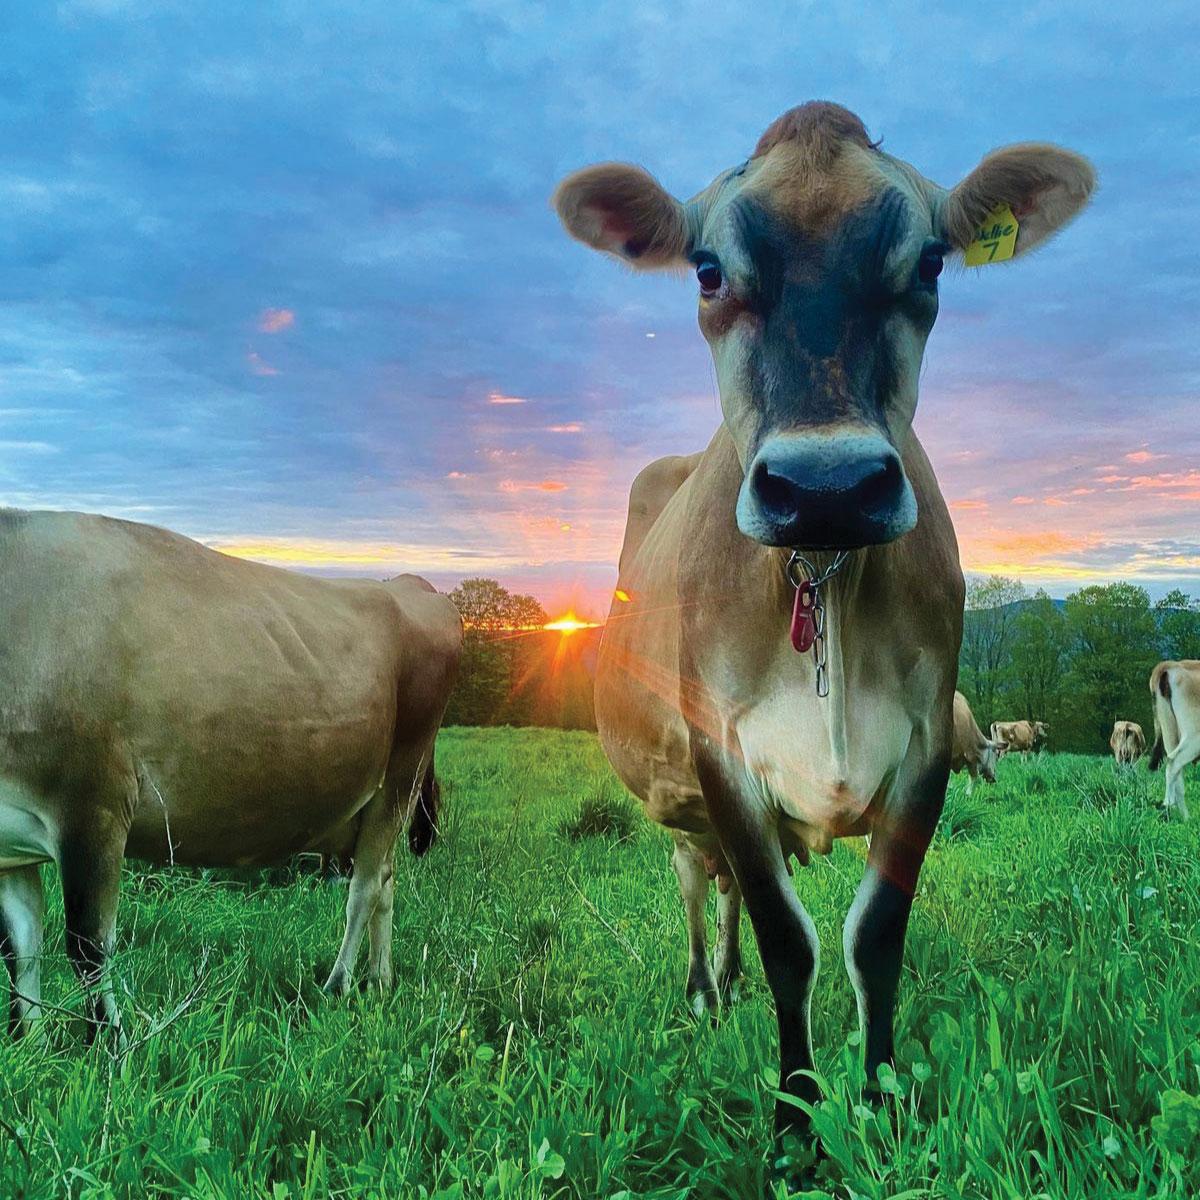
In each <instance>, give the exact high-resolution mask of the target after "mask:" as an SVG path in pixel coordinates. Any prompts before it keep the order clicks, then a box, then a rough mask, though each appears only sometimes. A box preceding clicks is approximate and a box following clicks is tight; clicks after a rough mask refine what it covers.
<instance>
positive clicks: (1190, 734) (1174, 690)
mask: <svg viewBox="0 0 1200 1200" xmlns="http://www.w3.org/2000/svg"><path fill="white" fill-rule="evenodd" d="M1150 694H1151V695H1152V696H1153V697H1154V749H1153V750H1152V751H1151V753H1150V762H1149V764H1148V765H1149V767H1150V770H1152V771H1157V770H1158V765H1159V763H1161V762H1162V760H1163V758H1164V756H1165V757H1166V760H1167V792H1166V796H1165V797H1164V799H1163V807H1164V808H1165V809H1166V811H1167V814H1168V815H1170V814H1172V813H1178V814H1179V818H1180V820H1183V821H1186V820H1187V819H1188V806H1187V801H1186V800H1185V799H1184V786H1183V768H1184V767H1186V766H1189V765H1190V764H1191V763H1194V762H1200V659H1194V658H1186V659H1183V660H1182V661H1180V662H1160V663H1159V664H1158V666H1157V667H1155V668H1154V670H1153V671H1151V672H1150Z"/></svg>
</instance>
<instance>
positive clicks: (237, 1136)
mask: <svg viewBox="0 0 1200 1200" xmlns="http://www.w3.org/2000/svg"><path fill="white" fill-rule="evenodd" d="M439 755H440V766H441V774H442V778H443V780H444V783H445V787H446V793H447V804H446V822H447V828H446V831H445V836H444V838H443V840H442V841H441V842H439V843H438V845H437V846H436V847H435V849H434V850H433V851H432V852H431V854H430V855H429V857H428V858H427V859H425V860H422V861H417V860H414V859H412V858H411V857H409V856H408V855H407V854H404V855H403V856H402V857H400V858H399V859H398V875H397V900H396V930H395V948H396V963H397V977H398V987H397V990H396V992H395V993H394V995H392V996H391V997H389V998H385V999H380V998H378V997H375V996H371V995H366V994H364V995H360V996H356V997H354V998H352V999H350V1000H349V1001H344V1002H335V1001H330V1000H328V999H326V998H325V997H323V996H322V995H321V994H320V992H319V987H318V985H319V982H320V980H321V978H322V975H323V972H324V971H325V970H327V969H328V967H329V965H330V962H331V960H332V958H333V956H334V953H335V951H336V946H337V942H338V939H339V937H340V934H341V920H342V906H343V904H344V901H345V888H344V885H339V884H337V883H327V882H321V881H320V880H319V879H318V878H316V877H315V876H314V875H312V874H308V873H302V872H298V871H291V870H289V871H279V872H273V873H272V875H271V877H270V878H269V879H265V880H264V879H263V878H262V877H260V876H257V875H252V874H246V873H228V874H224V873H223V874H210V875H208V876H205V875H203V874H201V873H198V872H183V871H174V872H171V871H159V870H149V869H146V868H142V867H137V866H131V867H130V868H129V870H128V871H127V874H126V878H125V880H124V887H123V896H122V908H121V917H120V931H121V932H120V953H119V959H118V961H119V971H120V978H121V980H122V991H123V993H124V995H123V1001H122V1003H123V1007H124V1011H125V1014H126V1017H127V1024H128V1026H129V1033H130V1036H131V1039H132V1040H133V1041H134V1042H135V1043H137V1042H138V1041H139V1040H140V1039H143V1038H145V1039H147V1040H145V1041H144V1042H143V1043H142V1044H141V1045H140V1046H138V1048H137V1049H135V1050H134V1051H133V1052H131V1053H130V1054H129V1055H127V1056H126V1057H125V1058H123V1059H122V1060H120V1061H116V1060H114V1059H113V1058H112V1057H111V1056H110V1055H109V1054H108V1053H107V1052H106V1051H105V1049H104V1048H103V1047H102V1046H96V1047H92V1048H85V1047H83V1046H82V1045H81V1043H80V1039H79V1025H78V1022H77V1021H74V1020H72V1019H71V1018H70V1017H69V1016H67V1015H63V1014H61V1013H59V1012H57V1011H56V1012H54V1013H52V1015H51V1016H50V1017H49V1018H48V1019H47V1021H46V1028H45V1031H44V1036H43V1037H42V1038H41V1039H40V1040H26V1041H24V1042H21V1043H16V1044H12V1043H7V1042H3V1041H0V1121H2V1122H3V1124H0V1196H4V1197H14V1198H16V1197H23V1198H24V1197H27V1198H35V1197H36V1198H39V1200H40V1198H42V1197H62V1196H69V1197H74V1198H79V1200H83V1198H92V1197H96V1198H99V1197H138V1198H141V1197H165V1196H171V1197H197V1198H201V1200H208V1198H216V1197H222V1198H223V1197H238V1198H241V1197H268V1198H270V1200H291V1198H301V1197H303V1198H315V1197H325V1196H341V1197H356V1198H357V1197H366V1198H378V1200H382V1198H384V1197H388V1198H396V1197H401V1198H405V1200H407V1198H409V1197H412V1198H414V1200H434V1198H436V1200H453V1198H464V1200H465V1198H473V1197H481V1198H496V1200H517V1198H521V1200H524V1198H533V1197H552V1196H561V1197H580V1198H584V1197H586V1198H588V1200H593V1198H601V1200H618V1198H620V1200H632V1198H633V1197H653V1198H655V1200H684V1198H685V1197H686V1198H695V1200H719V1198H731V1200H732V1198H738V1200H743V1198H749V1197H754V1198H755V1200H757V1198H758V1197H761V1196H762V1195H763V1190H764V1187H765V1184H764V1182H763V1162H764V1159H765V1156H766V1153H767V1130H768V1127H769V1120H770V1110H771V1105H772V1099H773V1097H772V1092H771V1087H772V1083H773V1079H772V1077H773V1075H774V1072H775V1069H776V1068H775V1064H776V1058H775V1035H774V1022H773V1017H772V1009H771V1003H770V997H769V994H768V993H767V991H766V988H765V986H764V984H763V981H762V973H761V968H760V966H759V964H758V958H757V954H756V953H755V951H754V949H753V943H752V939H751V937H750V934H749V930H748V929H747V930H746V932H745V936H744V942H745V947H746V951H747V954H746V958H747V971H748V981H747V984H746V986H745V988H744V989H743V998H742V999H741V1000H740V1002H739V1003H738V1004H737V1005H736V1006H734V1007H733V1008H732V1009H731V1010H730V1011H729V1012H728V1014H727V1015H726V1016H725V1017H724V1018H723V1019H722V1021H721V1022H720V1024H719V1025H717V1026H713V1025H710V1024H708V1023H697V1022H696V1021H695V1020H694V1019H693V1018H692V1017H691V1016H690V1014H689V1012H688V1009H687V1007H686V1005H685V1003H684V999H683V984H684V972H685V954H684V938H683V918H682V912H681V906H680V903H679V900H678V896H677V893H676V887H675V881H674V877H673V875H672V873H671V871H670V867H669V864H668V849H669V839H668V838H667V837H666V835H665V834H664V833H663V832H662V831H660V830H657V829H655V828H653V827H651V826H650V825H649V824H647V823H646V822H645V821H643V820H641V819H640V818H639V820H638V822H636V823H634V824H633V825H632V826H631V827H626V825H625V824H624V818H623V817H621V816H617V817H613V816H612V813H614V812H615V813H624V812H625V811H626V810H625V808H623V807H622V806H623V805H625V804H626V803H627V802H626V801H625V800H624V798H623V796H622V794H621V792H620V790H619V789H618V788H617V786H616V784H615V783H614V782H613V781H612V779H611V776H610V774H609V772H608V769H607V767H606V766H605V764H604V760H603V757H602V755H601V753H600V750H599V747H598V745H597V743H596V740H595V738H594V737H592V736H590V735H587V734H580V733H560V732H553V731H544V730H524V731H513V730H492V731H477V730H450V731H448V732H447V733H446V734H445V735H444V737H443V739H442V742H441V744H440V747H439ZM1192 786H1193V787H1195V783H1194V782H1193V783H1192ZM1161 787H1162V780H1161V776H1147V775H1146V773H1145V770H1144V768H1142V767H1138V768H1137V769H1136V770H1135V771H1132V772H1127V773H1122V774H1120V775H1118V774H1117V773H1115V772H1114V769H1113V767H1112V766H1111V764H1109V763H1108V762H1106V761H1104V760H1102V759H1088V758H1078V757H1067V756H1061V757H1060V756H1042V757H1041V758H1039V759H1035V760H1032V761H1030V762H1028V763H1022V762H1018V761H1016V760H1015V759H1011V758H1010V759H1006V760H1005V761H1004V762H1003V763H1002V764H1001V766H1000V782H999V784H998V785H997V786H995V787H993V788H988V787H986V786H985V785H980V786H978V787H977V788H976V790H975V793H974V795H972V796H971V797H970V798H969V799H968V798H967V797H966V796H965V794H964V788H965V784H964V781H963V780H962V779H955V780H954V781H953V782H952V784H951V795H950V798H949V803H948V808H947V821H946V824H945V826H944V828H943V829H942V830H941V831H939V834H938V836H937V838H936V840H935V842H934V845H933V847H932V849H931V852H930V856H929V859H928V862H927V866H926V872H925V874H924V876H923V877H922V883H921V890H920V892H921V894H920V897H919V901H918V904H917V907H916V909H915V911H914V917H913V921H912V927H911V930H910V934H909V942H908V955H907V962H906V971H905V978H904V985H903V993H902V997H901V1004H900V1010H899V1014H898V1018H899V1019H898V1026H897V1031H898V1047H899V1062H898V1073H897V1074H895V1075H886V1076H885V1078H884V1086H885V1089H886V1090H887V1092H888V1094H889V1102H888V1104H887V1106H886V1107H885V1109H884V1110H882V1112H880V1111H877V1110H873V1109H871V1108H868V1107H864V1106H863V1105H862V1104H861V1102H860V1097H861V1092H862V1088H863V1085H864V1082H865V1081H864V1080H863V1078H862V1072H861V1069H860V1067H859V1065H858V1061H859V1060H858V1051H859V1048H858V1045H857V1042H858V1035H857V1033H855V1032H854V1031H853V1021H854V1018H853V1004H852V1000H851V994H850V989H849V985H848V983H847V981H846V978H845V973H844V971H843V969H842V967H841V962H840V958H841V954H840V925H841V921H842V917H843V915H844V913H845V911H846V909H847V907H848V905H849V903H850V899H851V896H852V895H853V891H854V887H855V885H856V882H857V880H858V877H859V873H860V869H861V858H862V854H863V847H862V845H861V843H854V842H852V843H847V844H843V845H839V846H838V847H837V848H836V849H835V852H834V854H833V855H832V856H830V857H829V858H828V859H822V860H818V861H817V862H815V863H814V864H813V865H812V866H811V867H810V868H808V869H807V870H804V871H800V872H798V873H797V876H796V883H797V886H798V888H799V890H800V892H801V894H802V896H803V897H804V900H805V902H806V904H807V906H808V908H809V910H810V911H811V912H812V914H813V916H814V919H815V920H816V923H817V926H818V929H819V931H820V934H821V939H822V944H823V946H824V949H825V966H824V970H823V972H822V975H821V978H820V980H819V982H818V985H817V992H816V997H815V1002H814V1013H815V1039H816V1047H817V1061H818V1065H819V1069H820V1074H821V1082H822V1088H823V1093H824V1097H825V1098H824V1099H823V1101H822V1102H821V1103H820V1105H819V1107H818V1109H817V1111H816V1114H815V1124H816V1128H817V1130H818V1132H819V1133H820V1136H821V1138H822V1141H823V1143H824V1146H825V1150H826V1153H827V1156H828V1157H827V1160H826V1165H825V1168H824V1170H825V1172H826V1177H827V1188H828V1192H827V1194H828V1195H831V1196H836V1197H839V1198H850V1197H870V1198H872V1200H876V1198H878V1200H884V1198H886V1197H925V1196H930V1197H1002V1198H1005V1200H1028V1198H1030V1197H1064V1198H1065V1197H1070V1198H1072V1200H1074V1198H1077V1197H1088V1198H1089V1200H1093V1198H1096V1200H1098V1198H1108V1197H1125V1196H1129V1197H1147V1198H1148V1197H1180V1198H1182V1197H1190V1196H1195V1195H1197V1194H1200V1165H1198V1164H1200V1100H1197V1099H1196V1097H1197V1096H1198V1095H1200V938H1198V937H1197V929H1198V926H1200V853H1198V850H1200V824H1195V825H1192V826H1189V827H1184V826H1181V825H1178V824H1168V823H1166V822H1164V821H1163V820H1162V819H1161V817H1160V815H1159V813H1158V811H1157V808H1156V805H1157V802H1158V801H1159V800H1160V798H1161ZM48 874H49V872H48ZM51 882H52V881H50V880H48V884H49V883H51ZM47 890H48V894H49V893H50V890H51V889H50V887H48V889H47ZM50 930H51V936H50V941H49V947H48V954H49V959H48V976H49V978H48V981H47V995H48V999H49V1000H50V1001H52V1002H53V1003H54V1004H55V1005H56V1006H60V1007H61V1008H64V1009H71V1008H78V1007H79V998H78V993H77V991H76V989H75V987H74V985H73V983H72V980H71V977H70V973H69V971H68V970H67V968H66V965H65V961H64V957H63V951H62V929H61V906H60V904H59V902H58V900H57V899H56V898H52V900H51V911H50ZM172 1018H174V1019H173V1020H172ZM167 1022H169V1023H167ZM164 1023H167V1024H166V1026H165V1028H162V1026H163V1025H164ZM156 1030H157V1032H155V1031H156ZM819 1194H824V1193H819Z"/></svg>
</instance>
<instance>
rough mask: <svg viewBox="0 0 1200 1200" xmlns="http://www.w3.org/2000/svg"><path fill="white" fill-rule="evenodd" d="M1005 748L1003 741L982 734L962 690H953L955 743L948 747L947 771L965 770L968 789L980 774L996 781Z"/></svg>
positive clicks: (972, 788) (989, 780) (972, 786)
mask: <svg viewBox="0 0 1200 1200" xmlns="http://www.w3.org/2000/svg"><path fill="white" fill-rule="evenodd" d="M1007 749H1008V746H1007V745H1006V744H1005V743H1004V742H993V741H991V740H989V739H988V738H985V737H984V736H983V730H982V729H980V728H979V726H978V725H977V724H976V723H975V717H974V714H972V712H971V706H970V705H969V704H968V703H967V698H966V696H964V695H963V694H962V692H955V693H954V743H953V745H952V747H951V750H950V770H951V771H966V773H967V792H968V794H969V793H970V792H971V791H973V790H974V787H975V780H976V779H978V778H979V776H980V775H982V776H983V777H984V779H986V780H987V782H988V783H995V782H996V764H997V763H998V762H999V761H1000V756H1001V755H1002V754H1003V753H1004V752H1005V751H1006V750H1007Z"/></svg>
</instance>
